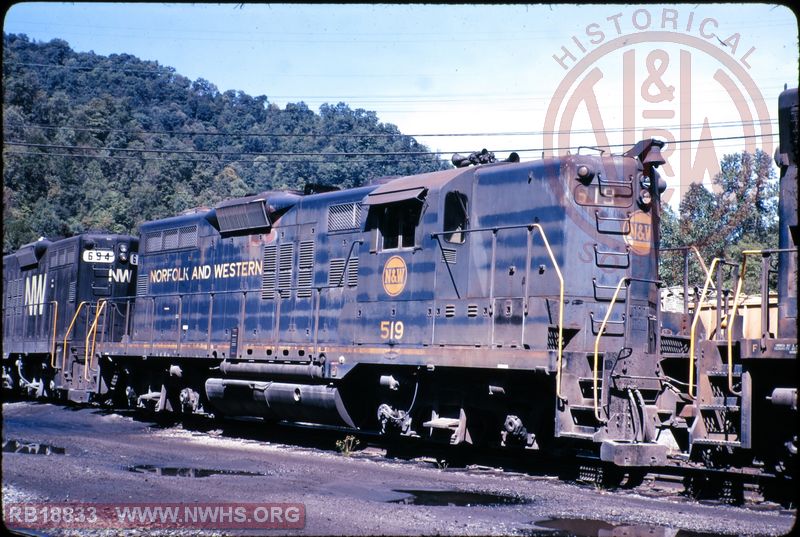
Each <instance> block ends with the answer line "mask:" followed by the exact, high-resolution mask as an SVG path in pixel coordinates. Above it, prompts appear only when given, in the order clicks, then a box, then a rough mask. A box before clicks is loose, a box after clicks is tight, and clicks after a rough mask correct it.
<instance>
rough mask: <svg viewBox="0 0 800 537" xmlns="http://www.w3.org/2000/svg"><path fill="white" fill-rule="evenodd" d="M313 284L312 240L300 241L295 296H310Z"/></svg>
mask: <svg viewBox="0 0 800 537" xmlns="http://www.w3.org/2000/svg"><path fill="white" fill-rule="evenodd" d="M313 284H314V241H303V242H301V243H300V260H299V271H298V273H297V298H308V297H310V296H311V292H312V286H313Z"/></svg>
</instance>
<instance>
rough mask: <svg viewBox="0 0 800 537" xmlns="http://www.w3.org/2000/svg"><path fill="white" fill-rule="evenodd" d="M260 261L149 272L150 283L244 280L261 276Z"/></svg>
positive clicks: (261, 267)
mask: <svg viewBox="0 0 800 537" xmlns="http://www.w3.org/2000/svg"><path fill="white" fill-rule="evenodd" d="M262 272H263V266H262V264H261V261H234V262H231V263H217V264H216V265H196V266H193V267H172V268H162V269H154V270H151V271H150V282H151V283H164V282H183V281H188V280H208V279H209V278H211V276H212V275H213V276H214V278H218V279H219V278H245V277H248V276H261V274H262Z"/></svg>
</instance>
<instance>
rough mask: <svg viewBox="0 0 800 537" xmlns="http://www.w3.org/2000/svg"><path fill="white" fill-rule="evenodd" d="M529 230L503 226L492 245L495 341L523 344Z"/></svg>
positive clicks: (513, 345)
mask: <svg viewBox="0 0 800 537" xmlns="http://www.w3.org/2000/svg"><path fill="white" fill-rule="evenodd" d="M530 235H531V233H530V231H529V230H528V229H527V228H525V227H519V228H516V227H515V228H509V229H500V230H498V231H497V233H496V235H495V239H494V242H495V244H494V246H493V248H492V251H493V256H492V297H493V301H492V345H494V346H503V347H520V346H522V331H523V322H524V316H525V295H526V282H527V280H528V278H529V274H528V270H529V265H530Z"/></svg>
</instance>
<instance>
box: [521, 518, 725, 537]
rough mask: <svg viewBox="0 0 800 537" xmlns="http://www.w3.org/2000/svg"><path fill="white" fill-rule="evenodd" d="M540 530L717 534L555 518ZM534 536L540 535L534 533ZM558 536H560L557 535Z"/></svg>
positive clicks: (587, 535)
mask: <svg viewBox="0 0 800 537" xmlns="http://www.w3.org/2000/svg"><path fill="white" fill-rule="evenodd" d="M536 526H537V527H539V528H548V529H553V530H561V531H563V532H565V534H566V535H570V536H575V537H713V536H715V535H718V534H717V533H705V532H699V531H690V530H682V529H678V528H668V527H666V526H639V525H626V524H611V523H609V522H604V521H602V520H583V519H579V518H555V519H551V520H543V521H540V522H536ZM532 535H540V533H536V532H533V533H532ZM556 535H558V534H556Z"/></svg>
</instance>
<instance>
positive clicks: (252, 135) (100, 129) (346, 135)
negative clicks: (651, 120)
mask: <svg viewBox="0 0 800 537" xmlns="http://www.w3.org/2000/svg"><path fill="white" fill-rule="evenodd" d="M777 124H778V122H777V120H768V119H765V120H761V119H759V120H753V121H741V120H738V121H737V120H732V121H718V122H713V123H708V124H706V123H691V124H686V125H656V126H650V127H648V128H652V129H663V130H674V129H685V128H689V129H698V128H703V127H706V126H708V127H710V128H729V127H745V126H757V125H772V126H777ZM7 126H19V127H22V128H34V129H42V130H72V131H77V132H114V133H122V134H155V135H168V136H230V137H250V138H270V137H274V138H403V137H409V138H450V137H452V138H456V137H468V136H470V137H472V136H482V137H490V136H539V135H544V134H550V135H555V134H591V133H593V132H594V130H593V129H567V130H553V131H505V132H502V131H501V132H437V133H416V134H403V133H399V132H397V133H388V132H387V133H361V134H355V133H320V132H303V133H286V132H231V131H222V132H206V131H194V130H193V131H176V130H171V131H166V130H163V131H162V130H139V129H108V128H104V127H80V126H72V125H46V124H41V123H14V122H9V123H8V124H7ZM640 129H641V127H619V128H611V129H604V132H606V133H613V132H631V131H634V132H636V131H638V130H640Z"/></svg>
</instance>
